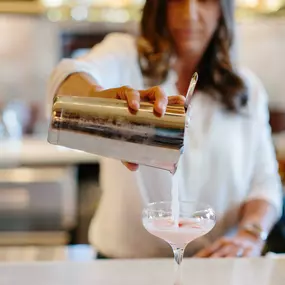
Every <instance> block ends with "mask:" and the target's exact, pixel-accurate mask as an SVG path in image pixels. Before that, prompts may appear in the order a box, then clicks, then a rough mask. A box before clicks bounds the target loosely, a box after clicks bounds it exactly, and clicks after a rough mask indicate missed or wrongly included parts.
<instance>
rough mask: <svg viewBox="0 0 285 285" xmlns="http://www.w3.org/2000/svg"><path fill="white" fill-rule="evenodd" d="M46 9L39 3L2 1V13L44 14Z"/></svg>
mask: <svg viewBox="0 0 285 285" xmlns="http://www.w3.org/2000/svg"><path fill="white" fill-rule="evenodd" d="M44 12H45V8H44V7H43V6H42V5H41V4H40V3H39V2H37V1H33V2H27V1H0V13H15V14H36V15H37V14H43V13H44Z"/></svg>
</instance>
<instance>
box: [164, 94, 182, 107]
mask: <svg viewBox="0 0 285 285" xmlns="http://www.w3.org/2000/svg"><path fill="white" fill-rule="evenodd" d="M184 104H185V97H184V96H182V95H177V96H170V97H168V105H184Z"/></svg>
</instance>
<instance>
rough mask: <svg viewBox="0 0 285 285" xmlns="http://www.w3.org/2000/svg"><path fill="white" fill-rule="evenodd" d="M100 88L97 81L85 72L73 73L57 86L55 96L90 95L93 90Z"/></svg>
mask: <svg viewBox="0 0 285 285" xmlns="http://www.w3.org/2000/svg"><path fill="white" fill-rule="evenodd" d="M99 90H102V88H101V87H100V86H99V85H98V84H97V82H96V81H95V80H94V79H93V78H92V77H91V76H90V75H88V74H87V73H82V72H79V73H73V74H71V75H69V76H68V77H67V78H66V79H65V80H64V81H63V82H62V83H61V85H60V86H59V88H58V90H57V92H56V94H55V96H62V95H64V96H82V97H91V96H92V95H93V94H94V92H95V91H99Z"/></svg>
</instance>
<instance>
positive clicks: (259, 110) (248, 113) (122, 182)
mask: <svg viewBox="0 0 285 285" xmlns="http://www.w3.org/2000/svg"><path fill="white" fill-rule="evenodd" d="M73 72H87V73H89V74H90V75H91V76H93V77H94V79H95V80H96V81H97V82H98V83H99V84H100V85H101V86H103V87H104V88H106V89H107V88H113V87H118V86H122V85H129V86H131V87H133V88H135V89H143V88H144V83H143V76H142V74H141V71H140V67H139V64H138V55H137V50H136V46H135V39H134V38H133V37H132V36H130V35H127V34H119V33H114V34H110V35H108V36H107V37H106V38H105V40H104V41H103V42H102V43H100V44H98V45H96V46H95V47H94V48H93V49H92V50H91V51H90V52H89V53H88V54H86V55H84V56H83V57H81V58H80V59H64V60H62V61H61V63H60V64H59V65H58V66H57V68H56V69H55V70H54V72H53V74H52V76H51V79H50V84H49V87H48V93H49V105H50V103H51V98H52V97H53V95H54V94H55V92H56V90H57V88H58V86H59V84H60V83H61V82H62V81H63V80H64V79H65V78H66V77H67V76H68V75H70V74H71V73H73ZM240 74H241V76H242V77H243V78H244V80H245V82H246V83H247V85H248V89H249V103H248V106H247V107H245V108H244V110H243V113H242V114H235V113H229V112H226V111H225V110H224V108H223V106H222V105H221V104H220V103H219V102H217V101H215V100H214V99H212V98H211V97H210V96H207V95H206V94H202V93H197V94H196V95H195V96H194V98H193V100H192V107H191V108H192V121H191V127H190V130H189V132H188V135H187V137H186V139H185V151H184V155H183V157H182V159H181V163H180V164H179V169H178V175H177V178H178V179H179V187H180V199H182V200H197V201H200V202H204V203H207V204H210V205H212V206H213V208H214V209H215V211H216V213H217V218H218V223H217V225H216V227H215V228H214V230H213V231H212V232H211V233H210V234H209V235H207V236H205V237H202V238H200V239H199V240H197V241H195V242H193V243H191V244H190V245H189V247H188V251H189V254H192V253H193V252H194V251H196V250H198V249H199V248H201V247H202V246H205V245H207V244H209V243H211V242H212V241H213V240H215V239H216V238H217V237H219V236H221V235H224V234H227V233H228V232H229V231H230V230H231V229H232V228H233V227H234V226H235V225H236V224H237V219H238V217H237V216H238V215H237V214H238V211H237V210H238V207H239V206H240V205H241V203H243V202H245V201H249V200H252V199H257V198H258V199H264V200H266V201H268V202H269V203H271V204H272V205H273V206H274V207H275V208H276V210H277V212H278V213H279V214H280V213H281V208H282V202H281V201H282V199H281V195H282V190H281V182H280V179H279V176H278V166H277V162H276V158H275V153H274V148H273V144H272V141H271V131H270V126H269V123H268V119H269V117H268V106H267V94H266V92H265V90H264V88H263V86H262V84H261V82H260V81H259V80H258V79H257V78H256V77H255V76H254V75H253V74H252V73H251V72H249V71H248V70H241V71H240ZM175 77H176V76H175V74H174V72H171V73H170V75H169V77H168V79H167V80H166V82H165V83H164V84H162V88H163V89H164V91H165V92H166V93H167V94H168V95H175V94H178V91H177V89H176V87H175V80H176V78H175ZM100 184H101V187H102V190H103V195H102V198H101V202H100V206H99V209H98V210H97V212H96V215H95V216H94V218H93V221H92V223H91V226H90V231H89V237H90V242H91V244H92V245H93V246H94V247H95V249H97V250H99V251H100V252H101V253H103V254H105V255H107V256H110V257H121V258H130V257H153V256H156V257H157V256H170V255H171V251H170V249H169V247H168V246H167V245H166V244H165V243H164V242H162V241H161V240H159V239H158V238H155V237H153V236H151V235H150V234H149V233H148V232H146V230H145V229H144V228H143V226H142V223H141V211H142V208H143V206H144V205H145V203H147V202H153V201H160V200H170V199H171V185H172V177H171V175H170V173H168V172H166V171H163V170H159V169H153V168H149V167H145V166H141V167H140V169H139V170H138V171H137V172H131V171H129V170H127V169H126V168H125V167H124V166H123V165H122V164H121V162H120V161H116V160H112V159H107V158H104V159H102V163H101V171H100Z"/></svg>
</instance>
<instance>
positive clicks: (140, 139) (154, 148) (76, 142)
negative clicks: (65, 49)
mask: <svg viewBox="0 0 285 285" xmlns="http://www.w3.org/2000/svg"><path fill="white" fill-rule="evenodd" d="M185 118H186V114H185V109H184V106H179V105H169V106H168V107H167V110H166V113H165V115H164V116H163V117H158V116H156V115H155V114H154V112H153V104H151V103H148V102H141V106H140V109H139V111H138V112H136V113H135V114H133V113H131V112H130V110H129V108H128V105H127V102H126V101H123V100H117V99H109V98H108V99H106V98H95V97H73V96H72V97H71V96H57V97H55V99H54V102H53V106H52V117H51V122H50V129H49V133H48V141H49V142H50V143H51V144H55V145H61V146H65V147H69V148H72V149H78V150H82V151H85V152H88V153H92V154H96V155H99V156H104V157H109V158H114V159H119V160H124V161H129V162H133V163H138V164H143V165H148V166H152V167H156V168H161V169H166V170H169V171H171V172H173V171H174V170H175V168H176V164H177V163H178V160H179V157H180V154H181V152H182V150H183V142H184V131H185Z"/></svg>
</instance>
